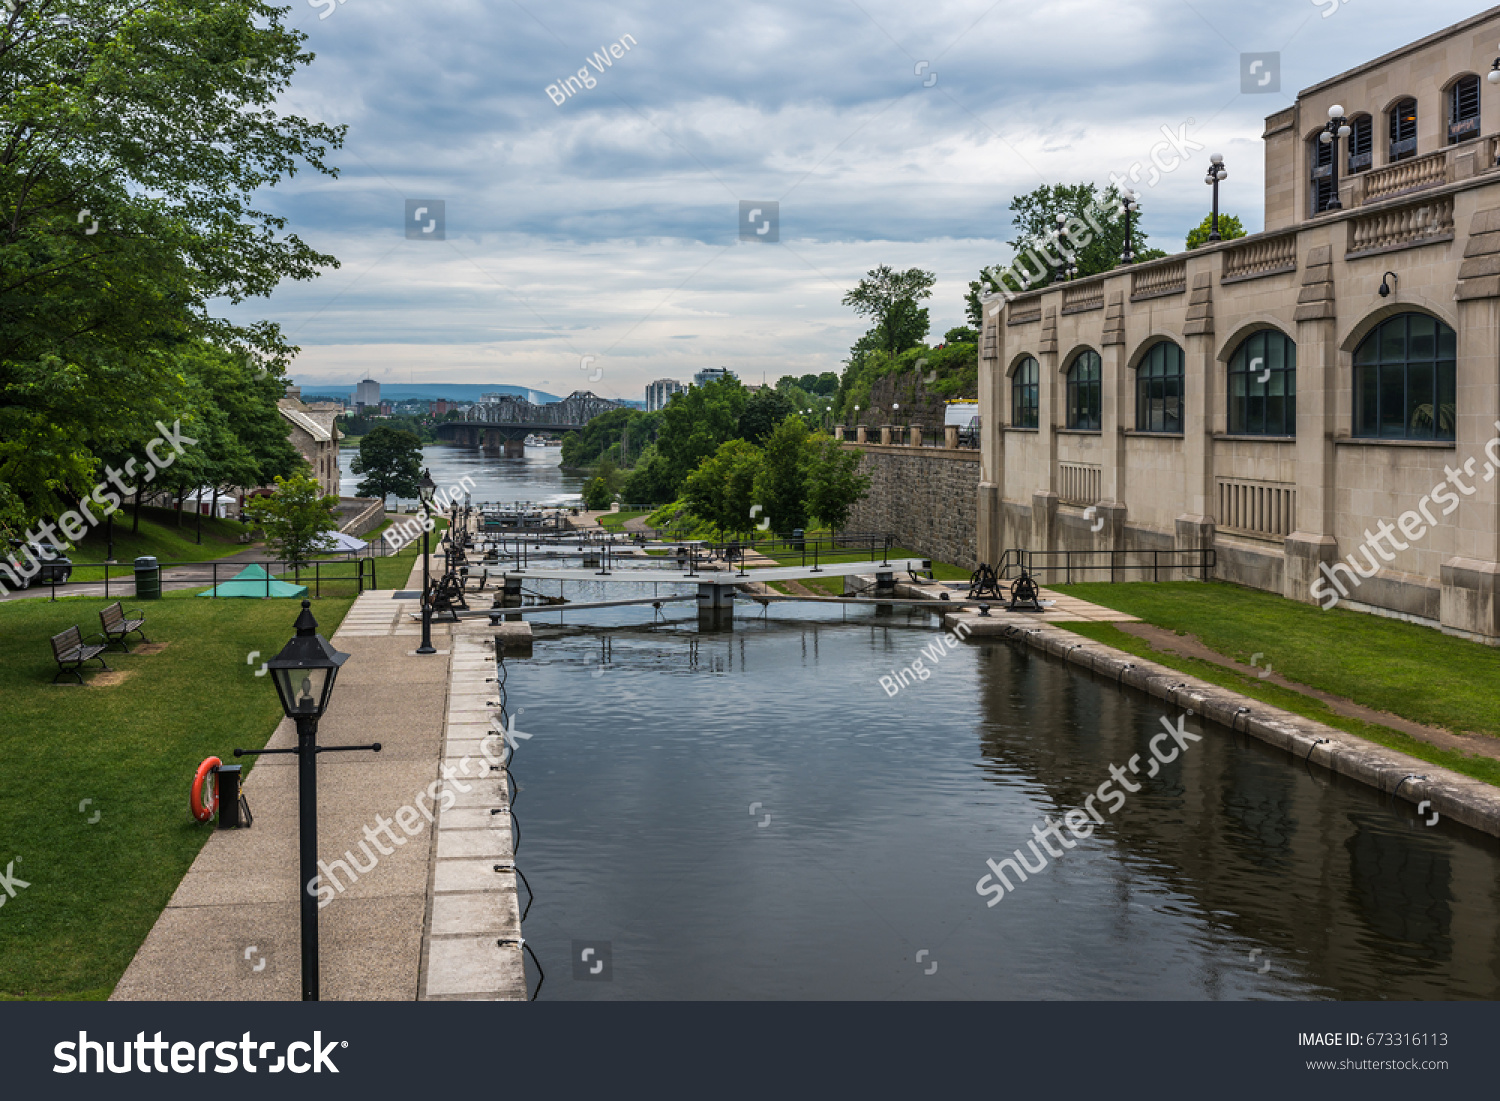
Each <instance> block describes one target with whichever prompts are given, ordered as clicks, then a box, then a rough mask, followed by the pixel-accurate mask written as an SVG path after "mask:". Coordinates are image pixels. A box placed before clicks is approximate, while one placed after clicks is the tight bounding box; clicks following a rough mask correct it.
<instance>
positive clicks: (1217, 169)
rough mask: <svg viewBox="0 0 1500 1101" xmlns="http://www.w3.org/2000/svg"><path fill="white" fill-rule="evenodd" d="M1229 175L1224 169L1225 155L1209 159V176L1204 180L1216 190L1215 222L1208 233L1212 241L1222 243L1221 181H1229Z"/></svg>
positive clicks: (1217, 155) (1219, 154) (1220, 154)
mask: <svg viewBox="0 0 1500 1101" xmlns="http://www.w3.org/2000/svg"><path fill="white" fill-rule="evenodd" d="M1228 178H1229V173H1228V172H1227V171H1225V169H1224V154H1223V153H1215V154H1214V155H1213V156H1211V157H1209V158H1208V175H1207V176H1205V177H1204V178H1203V182H1204V183H1206V184H1212V185H1213V189H1214V221H1213V228H1212V229H1210V230H1209V231H1208V239H1209V240H1210V241H1222V240H1223V239H1224V238H1222V237H1220V236H1219V181H1220V180H1227V179H1228Z"/></svg>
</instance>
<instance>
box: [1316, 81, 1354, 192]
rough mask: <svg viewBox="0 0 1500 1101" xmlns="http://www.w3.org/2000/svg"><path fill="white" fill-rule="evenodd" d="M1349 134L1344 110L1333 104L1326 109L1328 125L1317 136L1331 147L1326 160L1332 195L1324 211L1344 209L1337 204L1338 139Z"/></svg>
mask: <svg viewBox="0 0 1500 1101" xmlns="http://www.w3.org/2000/svg"><path fill="white" fill-rule="evenodd" d="M1349 133H1350V131H1349V120H1348V119H1346V118H1345V117H1344V109H1343V108H1342V107H1340V106H1339V105H1338V104H1337V103H1335V104H1334V105H1333V106H1332V107H1330V108H1328V125H1327V126H1325V127H1323V132H1322V133H1321V134H1319V135H1318V140H1319V141H1320V142H1322V143H1323V144H1324V145H1332V146H1333V156H1331V157H1329V158H1328V179H1329V182H1330V184H1331V185H1332V188H1333V193H1332V195H1331V196H1330V197H1329V199H1328V205H1327V206H1325V207H1324V208H1323V209H1324V210H1343V209H1344V205H1343V204H1342V203H1341V202H1339V138H1347V137H1348V136H1349Z"/></svg>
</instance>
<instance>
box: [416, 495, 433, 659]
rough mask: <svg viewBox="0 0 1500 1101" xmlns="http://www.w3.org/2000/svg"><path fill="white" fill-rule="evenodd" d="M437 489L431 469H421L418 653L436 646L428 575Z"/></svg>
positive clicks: (430, 651)
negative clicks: (433, 636)
mask: <svg viewBox="0 0 1500 1101" xmlns="http://www.w3.org/2000/svg"><path fill="white" fill-rule="evenodd" d="M436 489H437V483H436V482H434V481H433V480H432V471H430V470H424V471H422V483H421V486H420V487H419V491H418V496H419V497H420V498H421V500H422V645H420V646H418V647H417V653H419V654H435V653H437V648H436V647H435V646H433V645H432V593H431V591H430V590H431V588H432V580H431V577H430V576H429V571H430V566H429V562H430V560H431V554H432V531H431V530H430V529H431V522H432V494H433V491H434V490H436Z"/></svg>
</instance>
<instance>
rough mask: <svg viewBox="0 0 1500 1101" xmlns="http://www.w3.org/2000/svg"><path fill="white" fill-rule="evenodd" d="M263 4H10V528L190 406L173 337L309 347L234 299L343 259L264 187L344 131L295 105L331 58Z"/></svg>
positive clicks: (313, 163)
mask: <svg viewBox="0 0 1500 1101" xmlns="http://www.w3.org/2000/svg"><path fill="white" fill-rule="evenodd" d="M289 10H290V9H288V8H285V7H273V6H271V5H270V4H267V3H264V2H261V0H17V2H15V3H11V4H7V5H6V8H5V10H4V12H3V13H0V301H3V302H4V303H5V308H4V310H3V311H0V523H8V524H10V525H12V526H19V525H24V524H26V523H28V522H30V521H32V520H34V519H36V518H39V517H42V516H45V515H47V514H49V513H54V512H56V511H58V510H59V509H62V508H65V507H67V504H68V502H69V501H70V500H71V499H72V498H73V497H75V496H77V495H78V494H80V493H82V492H84V491H85V490H86V489H87V488H89V487H90V486H91V484H92V481H93V480H94V478H95V471H96V468H97V466H98V459H99V456H100V455H102V454H105V453H115V454H119V453H122V452H124V453H128V452H130V451H132V450H135V449H138V448H139V447H140V446H141V445H143V444H144V443H145V442H146V441H147V440H149V439H150V438H151V437H152V436H154V435H155V434H156V429H155V427H154V425H155V422H156V421H157V420H162V421H164V422H165V423H167V424H171V423H172V422H173V421H174V420H175V419H177V418H178V417H179V416H181V415H182V412H183V403H184V401H185V400H186V394H185V389H186V385H185V380H184V379H183V378H182V377H181V375H180V373H179V372H178V371H176V370H175V369H174V368H175V364H174V355H173V349H174V348H175V347H178V346H181V345H182V344H183V343H184V342H185V341H187V340H190V339H194V338H200V339H209V340H212V341H213V342H215V343H217V344H218V345H220V346H221V347H225V348H240V349H253V350H255V351H256V352H258V353H259V354H260V355H261V356H262V357H263V358H264V359H265V361H266V363H267V365H268V367H269V368H270V369H271V370H272V372H273V373H279V372H280V371H282V370H283V369H284V366H285V364H286V362H287V360H288V358H289V357H290V355H291V354H292V353H293V352H294V351H295V349H294V348H292V347H291V346H290V345H288V344H287V342H286V341H285V340H284V339H283V337H282V335H281V333H280V330H279V329H278V328H277V327H276V326H275V325H274V324H270V323H267V322H259V323H252V324H231V323H230V322H228V321H226V320H224V319H223V318H221V317H216V316H215V315H214V314H213V312H212V310H213V304H214V303H215V301H216V300H222V301H224V302H228V303H231V304H233V303H238V302H240V301H242V300H244V299H245V298H248V297H253V296H265V295H268V294H270V293H271V291H272V290H274V289H275V287H276V286H277V284H278V283H279V282H280V281H281V280H282V279H285V278H293V279H308V278H311V277H313V276H314V275H316V274H317V272H318V270H319V268H321V267H326V266H330V265H333V266H336V261H335V260H334V259H333V258H332V257H330V256H326V255H323V254H321V253H319V252H316V251H314V250H313V249H311V248H309V247H308V246H307V245H306V244H304V243H303V242H302V241H301V240H300V239H299V238H298V237H297V236H296V235H295V234H290V233H287V232H285V229H286V222H285V220H284V219H282V218H280V217H277V216H275V215H273V214H268V213H265V212H264V211H261V210H257V209H255V206H254V196H255V195H256V193H257V192H259V191H260V190H261V189H262V188H267V187H270V186H271V185H274V184H275V183H276V182H278V181H279V180H282V179H284V178H286V177H288V176H290V175H292V174H293V173H295V172H296V171H297V170H298V169H299V168H301V167H303V166H307V167H310V168H311V169H313V170H314V171H318V172H325V173H329V174H333V170H332V169H331V168H329V167H328V166H327V165H326V163H325V161H324V157H325V155H326V153H327V151H328V149H329V148H330V147H336V146H338V145H339V144H340V143H341V142H342V139H343V130H342V129H341V128H338V127H331V126H327V125H324V124H321V123H315V122H310V121H308V120H306V119H304V118H300V117H298V116H296V115H291V114H286V113H283V111H282V110H281V109H280V105H281V103H282V102H283V100H284V95H285V93H286V91H287V89H288V87H289V84H290V81H291V78H292V76H293V75H294V73H295V72H296V71H297V70H298V69H299V68H300V67H302V66H304V65H307V64H308V63H310V62H311V60H312V55H311V54H308V53H304V52H303V51H302V49H301V44H302V42H303V41H304V40H305V38H306V36H305V35H304V34H302V33H301V32H300V31H295V30H292V29H290V28H289V27H288V26H287V25H286V18H287V16H288V14H289Z"/></svg>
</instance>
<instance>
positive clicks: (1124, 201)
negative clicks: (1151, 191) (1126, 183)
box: [1120, 187, 1141, 264]
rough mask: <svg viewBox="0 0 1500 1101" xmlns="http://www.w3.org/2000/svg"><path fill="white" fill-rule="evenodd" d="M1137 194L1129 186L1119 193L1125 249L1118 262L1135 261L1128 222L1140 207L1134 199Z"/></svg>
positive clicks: (1129, 262)
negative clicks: (1123, 216) (1123, 224)
mask: <svg viewBox="0 0 1500 1101" xmlns="http://www.w3.org/2000/svg"><path fill="white" fill-rule="evenodd" d="M1137 198H1138V196H1137V195H1136V193H1135V192H1134V191H1132V190H1131V189H1130V188H1128V187H1127V188H1126V189H1125V190H1124V191H1122V192H1121V193H1120V210H1121V211H1122V212H1123V213H1124V215H1125V251H1124V252H1123V253H1122V254H1121V256H1120V263H1122V264H1133V263H1135V249H1134V248H1132V247H1131V236H1130V228H1131V227H1130V223H1131V219H1132V218H1133V217H1134V216H1135V213H1136V211H1138V210H1140V209H1141V204H1140V203H1139V202H1137V201H1136V199H1137Z"/></svg>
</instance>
